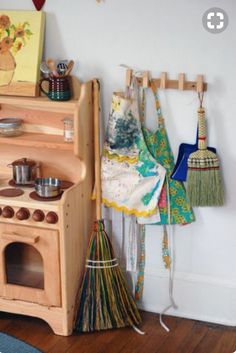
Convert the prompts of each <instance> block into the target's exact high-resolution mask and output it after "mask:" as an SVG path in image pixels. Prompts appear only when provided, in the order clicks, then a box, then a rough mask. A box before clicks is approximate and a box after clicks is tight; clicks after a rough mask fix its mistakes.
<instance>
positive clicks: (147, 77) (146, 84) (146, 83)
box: [143, 71, 149, 88]
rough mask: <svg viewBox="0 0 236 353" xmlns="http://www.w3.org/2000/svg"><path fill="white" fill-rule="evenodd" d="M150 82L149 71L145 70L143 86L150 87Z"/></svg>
mask: <svg viewBox="0 0 236 353" xmlns="http://www.w3.org/2000/svg"><path fill="white" fill-rule="evenodd" d="M148 84H149V75H148V71H144V72H143V88H148Z"/></svg>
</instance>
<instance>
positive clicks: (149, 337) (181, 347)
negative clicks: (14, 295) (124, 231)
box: [0, 312, 236, 353]
mask: <svg viewBox="0 0 236 353" xmlns="http://www.w3.org/2000/svg"><path fill="white" fill-rule="evenodd" d="M142 317H143V324H142V325H141V326H140V329H141V330H143V331H144V332H145V333H146V334H145V335H139V334H137V333H136V332H135V331H134V330H133V329H132V328H130V327H127V328H123V329H118V330H109V331H102V332H94V333H89V334H88V333H84V334H74V335H72V336H70V337H62V336H56V335H54V334H53V333H52V330H51V329H50V327H49V326H48V325H47V324H46V323H45V322H43V321H42V320H39V319H36V318H32V317H27V316H21V315H13V314H7V313H2V312H1V313H0V331H1V332H5V333H8V334H9V335H12V336H15V337H17V338H19V339H22V340H23V341H26V342H27V343H29V344H31V345H33V346H35V347H37V348H38V349H40V350H42V351H43V352H45V353H234V351H236V328H232V327H226V326H221V325H212V324H208V323H203V322H199V321H194V320H187V319H180V318H176V317H171V316H165V317H164V321H165V324H166V325H167V326H168V327H169V328H170V332H169V333H168V332H166V331H165V330H164V329H163V328H162V327H161V326H160V324H159V317H158V315H157V314H152V313H146V312H143V313H142ZM16 353H18V352H16Z"/></svg>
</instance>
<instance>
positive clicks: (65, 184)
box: [61, 180, 74, 189]
mask: <svg viewBox="0 0 236 353" xmlns="http://www.w3.org/2000/svg"><path fill="white" fill-rule="evenodd" d="M73 185H74V183H72V182H71V181H68V180H62V181H61V188H62V189H69V188H70V187H71V186H73Z"/></svg>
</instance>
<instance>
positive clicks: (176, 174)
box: [171, 129, 216, 181]
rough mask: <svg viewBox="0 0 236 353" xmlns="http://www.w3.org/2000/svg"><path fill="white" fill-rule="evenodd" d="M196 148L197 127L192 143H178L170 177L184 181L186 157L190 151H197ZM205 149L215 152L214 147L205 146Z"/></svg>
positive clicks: (186, 167)
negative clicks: (194, 139) (175, 160)
mask: <svg viewBox="0 0 236 353" xmlns="http://www.w3.org/2000/svg"><path fill="white" fill-rule="evenodd" d="M197 149H198V129H197V138H196V143H195V144H194V145H191V144H189V143H181V144H180V146H179V153H178V158H177V162H176V164H175V167H174V169H173V172H172V174H171V179H174V180H178V181H186V179H187V172H188V157H189V155H190V154H191V153H193V152H195V151H197ZM207 149H208V150H209V151H211V152H214V153H216V149H215V148H214V147H207Z"/></svg>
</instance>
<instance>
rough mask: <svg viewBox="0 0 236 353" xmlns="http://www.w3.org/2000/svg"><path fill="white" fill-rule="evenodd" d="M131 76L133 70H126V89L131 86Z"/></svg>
mask: <svg viewBox="0 0 236 353" xmlns="http://www.w3.org/2000/svg"><path fill="white" fill-rule="evenodd" d="M132 75H133V70H132V69H127V70H126V87H130V86H131V81H132Z"/></svg>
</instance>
